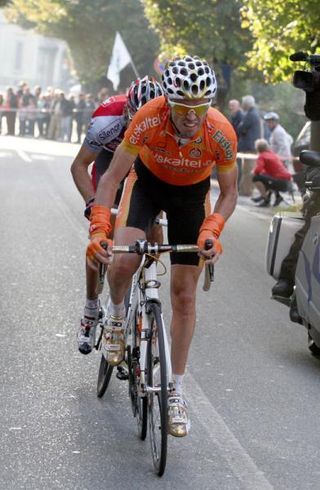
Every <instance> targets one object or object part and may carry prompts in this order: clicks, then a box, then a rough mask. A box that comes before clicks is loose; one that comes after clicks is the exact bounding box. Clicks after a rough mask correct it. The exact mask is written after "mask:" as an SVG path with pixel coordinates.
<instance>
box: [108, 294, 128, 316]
mask: <svg viewBox="0 0 320 490" xmlns="http://www.w3.org/2000/svg"><path fill="white" fill-rule="evenodd" d="M108 313H110V315H112V316H115V317H117V318H123V317H124V316H125V313H126V309H125V306H124V301H122V302H121V303H119V304H118V305H115V304H114V303H112V301H111V299H109V301H108Z"/></svg>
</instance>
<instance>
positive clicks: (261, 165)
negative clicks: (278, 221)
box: [252, 139, 292, 207]
mask: <svg viewBox="0 0 320 490" xmlns="http://www.w3.org/2000/svg"><path fill="white" fill-rule="evenodd" d="M255 148H256V150H257V152H258V153H259V156H258V158H257V162H256V166H255V167H254V169H253V171H252V181H253V183H254V185H255V186H256V188H257V189H258V191H259V192H260V196H258V197H253V198H252V200H253V201H254V202H257V203H258V206H259V207H268V206H270V200H271V195H272V191H274V192H275V195H276V197H275V201H274V203H273V205H274V206H279V204H280V203H281V201H283V198H282V196H281V195H280V192H288V191H289V190H290V188H291V181H292V176H291V174H290V172H288V170H287V169H286V167H285V166H284V164H283V162H282V161H281V160H280V158H279V157H278V155H276V153H274V152H273V151H272V150H271V148H270V146H269V144H268V142H267V141H266V140H264V139H258V140H256V142H255Z"/></svg>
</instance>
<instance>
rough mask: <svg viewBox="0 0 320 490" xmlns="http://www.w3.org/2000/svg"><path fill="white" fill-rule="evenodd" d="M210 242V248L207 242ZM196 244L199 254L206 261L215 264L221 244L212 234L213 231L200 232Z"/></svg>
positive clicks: (220, 252)
mask: <svg viewBox="0 0 320 490" xmlns="http://www.w3.org/2000/svg"><path fill="white" fill-rule="evenodd" d="M208 242H211V246H210V248H209V247H208V246H207V243H208ZM197 245H198V247H199V255H200V256H201V257H202V258H203V259H205V262H206V263H211V264H215V263H216V262H217V261H218V259H219V257H220V255H221V254H222V251H223V249H222V245H221V242H220V240H218V238H215V237H214V236H213V233H212V232H210V231H208V230H203V231H202V232H200V234H199V237H198V242H197Z"/></svg>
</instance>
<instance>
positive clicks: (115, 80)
mask: <svg viewBox="0 0 320 490" xmlns="http://www.w3.org/2000/svg"><path fill="white" fill-rule="evenodd" d="M128 63H132V60H131V56H130V54H129V51H128V50H127V48H126V45H125V44H124V42H123V39H122V37H121V36H120V34H119V32H117V33H116V38H115V40H114V45H113V49H112V55H111V61H110V65H109V68H108V72H107V78H109V80H111V82H112V84H113V88H114V90H117V88H118V86H119V82H120V71H121V70H122V69H123V68H124V67H125V66H127V64H128Z"/></svg>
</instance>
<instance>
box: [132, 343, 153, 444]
mask: <svg viewBox="0 0 320 490" xmlns="http://www.w3.org/2000/svg"><path fill="white" fill-rule="evenodd" d="M139 360H140V351H139V347H138V346H135V347H133V350H132V353H131V351H130V350H129V349H128V370H129V396H130V400H131V407H132V413H133V416H134V417H135V418H136V419H137V427H138V436H139V437H140V439H141V440H142V441H144V440H145V438H146V435H147V427H148V424H147V420H148V411H147V406H148V399H147V397H141V396H140V395H139V385H140V363H139Z"/></svg>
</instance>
